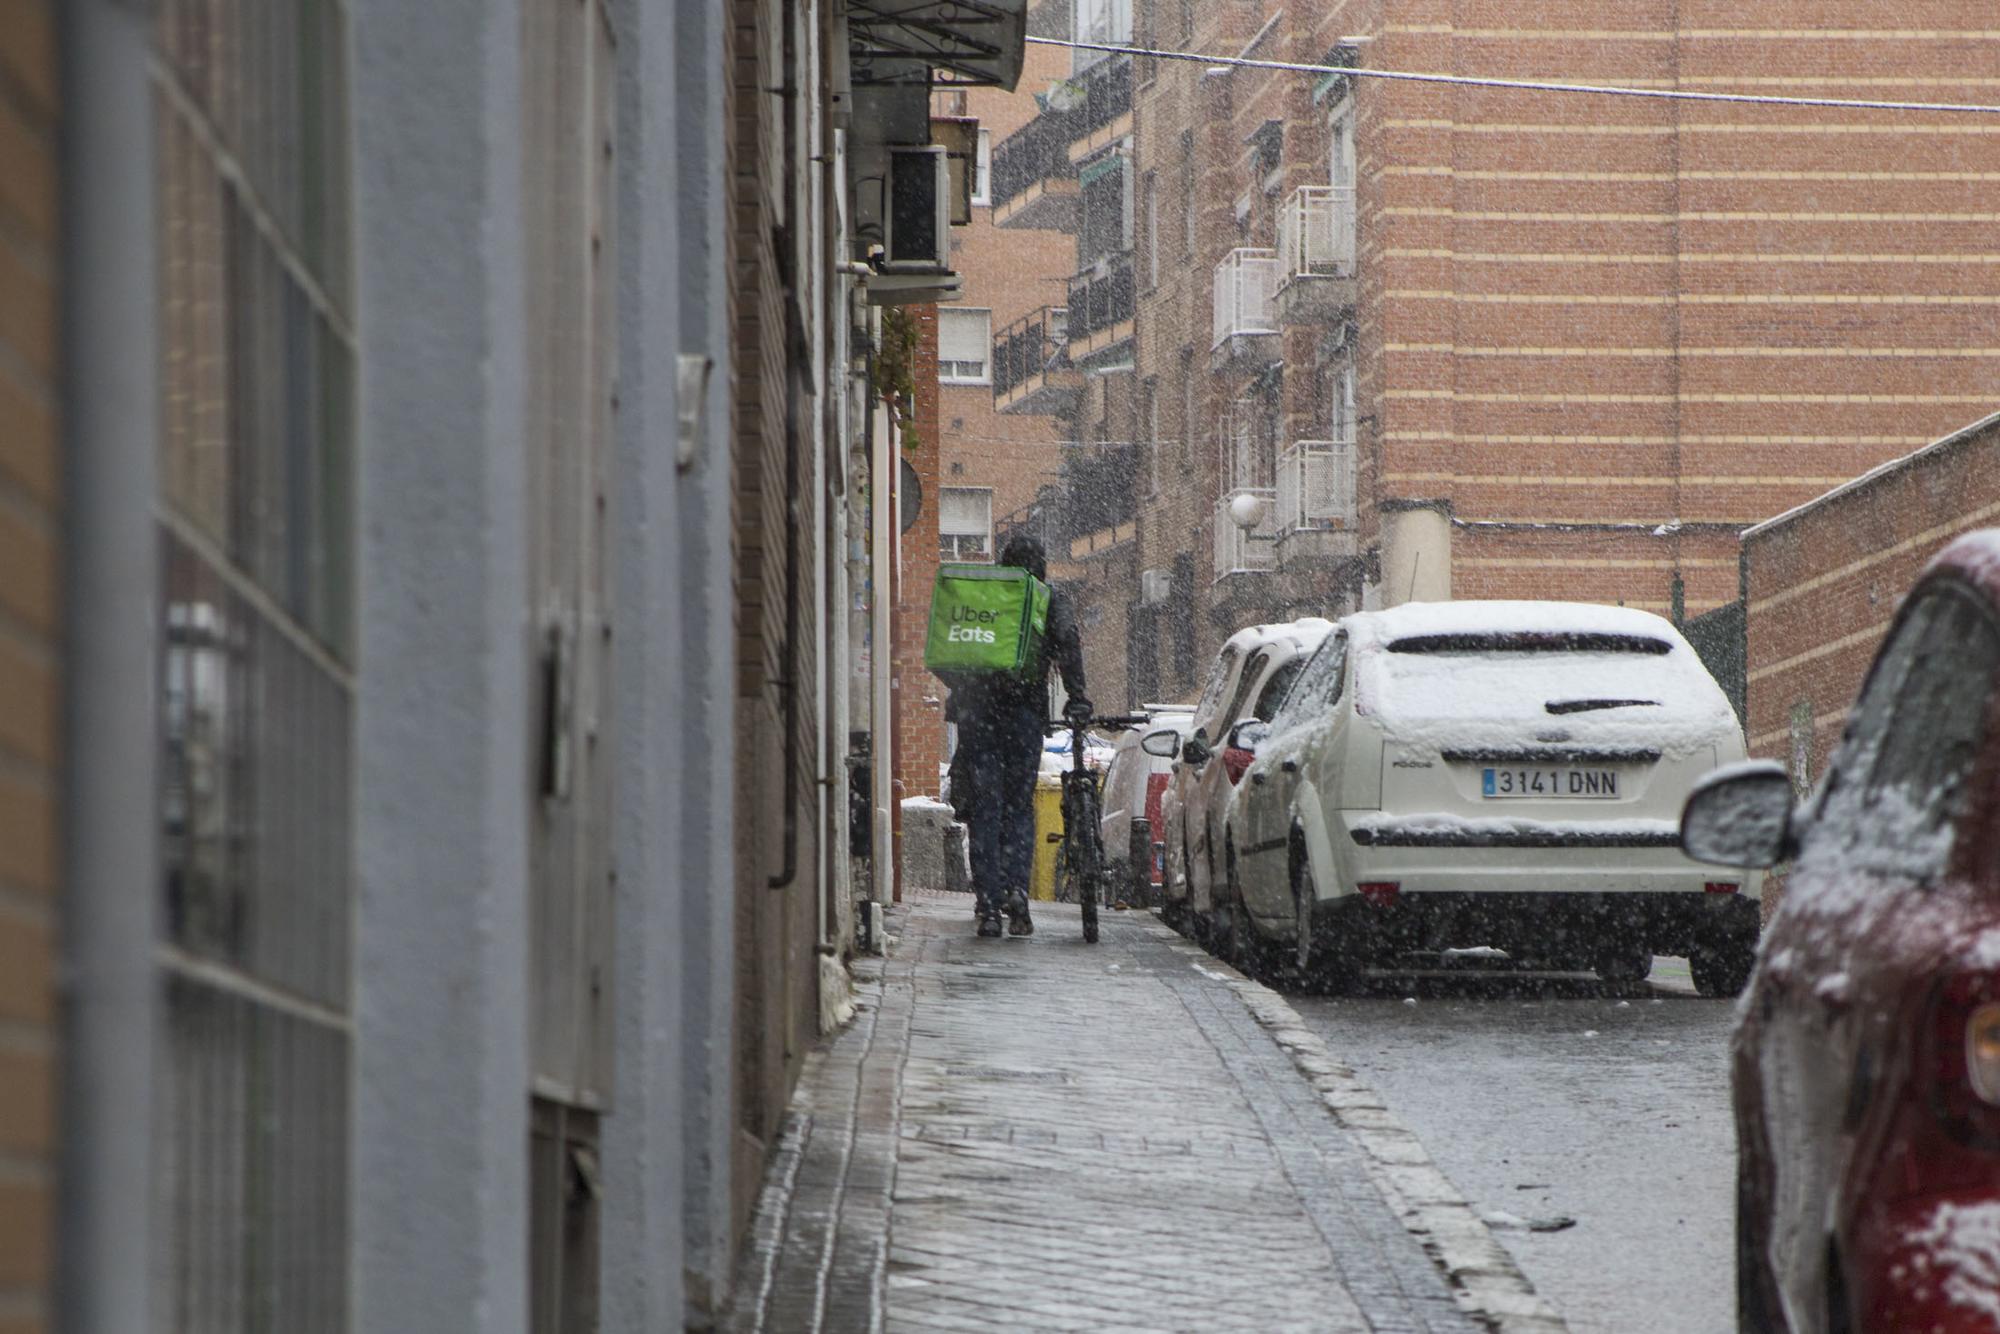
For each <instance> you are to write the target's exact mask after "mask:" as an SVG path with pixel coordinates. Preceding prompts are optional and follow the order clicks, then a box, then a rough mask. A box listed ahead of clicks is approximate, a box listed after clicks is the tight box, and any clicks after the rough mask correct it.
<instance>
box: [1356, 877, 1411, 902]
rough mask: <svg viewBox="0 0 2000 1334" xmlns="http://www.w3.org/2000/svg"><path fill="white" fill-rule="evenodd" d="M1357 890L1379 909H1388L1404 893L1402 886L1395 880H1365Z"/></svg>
mask: <svg viewBox="0 0 2000 1334" xmlns="http://www.w3.org/2000/svg"><path fill="white" fill-rule="evenodd" d="M1355 889H1357V890H1359V891H1360V893H1361V897H1362V898H1364V899H1366V900H1368V902H1370V903H1372V904H1374V905H1375V906H1376V907H1378V908H1386V907H1388V906H1389V905H1390V904H1392V903H1394V902H1395V901H1396V896H1397V895H1398V894H1400V893H1402V892H1403V887H1402V885H1401V884H1399V883H1398V882H1396V881H1394V880H1364V881H1362V882H1361V883H1360V884H1358V885H1356V886H1355Z"/></svg>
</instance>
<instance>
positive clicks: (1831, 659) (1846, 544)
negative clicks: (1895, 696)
mask: <svg viewBox="0 0 2000 1334" xmlns="http://www.w3.org/2000/svg"><path fill="white" fill-rule="evenodd" d="M1996 526H2000V419H1987V420H1986V421H1984V422H1982V423H1981V424H1979V426H1978V427H1977V428H1975V429H1968V430H1967V431H1965V432H1962V433H1960V434H1958V435H1956V436H1953V437H1949V438H1947V439H1944V440H1941V441H1939V442H1938V443H1937V444H1935V445H1933V446H1931V447H1929V448H1927V449H1924V450H1920V451H1918V452H1917V453H1915V454H1913V455H1912V456H1910V457H1909V458H1908V459H1907V460H1905V461H1903V462H1901V463H1899V464H1895V465H1892V466H1889V467H1885V468H1883V469H1882V470H1881V471H1880V472H1878V473H1876V474H1875V475H1874V476H1872V477H1870V478H1868V479H1866V480H1864V481H1860V482H1857V483H1856V484H1854V485H1852V486H1849V487H1847V488H1845V489H1843V490H1841V491H1839V492H1837V493H1835V494H1833V495H1830V496H1828V497H1826V498H1825V499H1823V500H1820V501H1818V502H1817V503H1815V504H1812V505H1809V506H1807V507H1805V508H1802V509H1800V510H1799V511H1797V512H1795V513H1793V514H1789V515H1786V516H1784V517H1782V518H1781V519H1779V520H1776V521H1774V522H1771V523H1768V524H1764V525H1761V526H1759V527H1757V528H1755V529H1752V530H1751V531H1750V533H1749V534H1748V535H1747V536H1746V537H1745V539H1744V543H1743V587H1744V592H1745V595H1746V597H1747V599H1748V618H1747V638H1748V647H1749V667H1750V671H1749V694H1748V706H1749V707H1748V713H1749V718H1748V720H1747V723H1748V731H1749V734H1750V750H1751V753H1752V754H1755V755H1761V756H1766V757H1768V758H1771V759H1775V760H1779V761H1781V762H1783V763H1785V764H1786V765H1787V766H1788V767H1790V768H1791V769H1792V771H1793V775H1794V777H1795V778H1796V779H1797V780H1799V781H1800V783H1801V784H1802V785H1803V784H1806V783H1811V782H1816V781H1818V779H1819V777H1820V775H1821V774H1822V773H1823V772H1824V771H1825V768H1826V762H1827V760H1828V758H1829V757H1830V756H1831V754H1832V750H1833V747H1834V745H1835V744H1836V743H1837V742H1838V741H1839V740H1840V732H1841V727H1842V725H1843V724H1844V723H1845V722H1846V718H1847V707H1848V705H1849V704H1850V703H1851V702H1852V701H1853V699H1854V695H1855V692H1856V691H1857V690H1859V689H1860V686H1861V678H1862V676H1863V675H1864V674H1865V673H1866V672H1867V670H1868V664H1869V663H1870V662H1872V661H1873V660H1874V656H1875V650H1876V649H1877V648H1878V647H1879V646H1880V644H1881V638H1882V635H1883V633H1884V632H1885V631H1886V630H1887V629H1888V627H1889V621H1890V618H1891V617H1892V616H1893V615H1894V614H1895V611H1896V608H1897V606H1898V605H1899V604H1900V603H1901V601H1902V599H1903V595H1904V594H1905V593H1906V592H1908V591H1909V588H1910V585H1911V584H1912V583H1913V582H1915V580H1916V577H1917V575H1918V573H1919V572H1920V571H1921V570H1922V569H1923V567H1924V564H1925V562H1926V561H1928V560H1929V559H1930V558H1931V557H1932V556H1933V555H1935V554H1936V553H1937V552H1938V551H1939V550H1940V549H1941V548H1942V547H1944V546H1945V545H1946V544H1947V543H1949V542H1950V541H1951V539H1952V538H1954V537H1956V536H1957V535H1959V534H1960V533H1964V532H1969V531H1971V530H1972V529H1975V528H1991V527H1996ZM1795 720H1796V721H1795Z"/></svg>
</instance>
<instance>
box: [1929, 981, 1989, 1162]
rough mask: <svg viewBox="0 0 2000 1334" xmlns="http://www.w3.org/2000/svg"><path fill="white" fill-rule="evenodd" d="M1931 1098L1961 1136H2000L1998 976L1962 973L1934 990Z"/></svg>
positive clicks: (1982, 1138) (1940, 1115) (1954, 1133)
mask: <svg viewBox="0 0 2000 1334" xmlns="http://www.w3.org/2000/svg"><path fill="white" fill-rule="evenodd" d="M1930 1044H1931V1050H1930V1060H1929V1062H1928V1065H1929V1069H1930V1077H1931V1089H1930V1095H1931V1096H1930V1102H1931V1107H1932V1109H1933V1110H1934V1111H1935V1112H1936V1113H1937V1115H1938V1118H1939V1119H1940V1120H1941V1121H1943V1122H1944V1125H1945V1129H1946V1130H1947V1131H1949V1132H1950V1133H1951V1135H1952V1136H1953V1137H1954V1138H1956V1139H1959V1140H1979V1141H1985V1142H1988V1143H1992V1142H2000V976H1994V975H1991V974H1986V973H1961V974H1959V975H1957V976H1955V977H1950V978H1947V979H1946V980H1945V981H1944V982H1943V983H1942V984H1941V985H1940V986H1939V987H1938V989H1937V991H1936V992H1935V993H1933V998H1932V1001H1931V1023H1930Z"/></svg>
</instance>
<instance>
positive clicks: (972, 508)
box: [938, 486, 993, 560]
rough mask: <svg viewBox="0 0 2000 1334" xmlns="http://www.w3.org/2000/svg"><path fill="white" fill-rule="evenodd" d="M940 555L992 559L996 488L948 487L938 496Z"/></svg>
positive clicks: (948, 557)
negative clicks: (994, 495) (994, 494)
mask: <svg viewBox="0 0 2000 1334" xmlns="http://www.w3.org/2000/svg"><path fill="white" fill-rule="evenodd" d="M938 555H939V557H940V558H941V559H944V560H992V559H993V488H991V487H987V486H947V487H945V488H944V489H943V490H942V491H940V492H939V493H938Z"/></svg>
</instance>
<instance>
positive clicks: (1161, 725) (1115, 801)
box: [1101, 704, 1194, 903]
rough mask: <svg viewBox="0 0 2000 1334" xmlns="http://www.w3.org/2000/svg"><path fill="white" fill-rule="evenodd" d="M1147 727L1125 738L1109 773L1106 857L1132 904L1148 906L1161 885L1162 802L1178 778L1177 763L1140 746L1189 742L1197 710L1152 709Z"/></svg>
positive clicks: (1104, 819) (1104, 821)
mask: <svg viewBox="0 0 2000 1334" xmlns="http://www.w3.org/2000/svg"><path fill="white" fill-rule="evenodd" d="M1145 712H1146V716H1147V726H1146V727H1144V728H1141V729H1139V730H1136V731H1131V732H1125V733H1122V734H1121V735H1120V736H1119V738H1118V749H1117V752H1116V754H1114V755H1113V756H1112V760H1111V767H1110V768H1109V769H1107V770H1105V771H1104V794H1103V798H1102V806H1103V811H1104V814H1103V817H1102V825H1101V828H1102V831H1103V837H1104V856H1105V861H1106V862H1107V863H1108V865H1109V870H1110V873H1111V877H1112V881H1113V883H1114V884H1116V885H1118V886H1120V887H1121V892H1122V894H1123V897H1124V898H1125V900H1126V901H1127V902H1129V903H1147V902H1150V901H1151V900H1152V899H1153V898H1154V897H1155V896H1156V894H1157V887H1158V885H1159V883H1160V876H1161V869H1162V858H1161V856H1160V853H1161V850H1162V849H1163V848H1164V847H1165V846H1166V845H1165V843H1164V842H1163V841H1162V839H1161V833H1162V828H1163V827H1162V826H1161V824H1160V799H1161V797H1162V796H1163V795H1164V794H1165V791H1166V786H1167V780H1168V778H1169V777H1170V776H1171V775H1172V773H1173V767H1174V766H1173V761H1172V760H1171V759H1169V758H1167V757H1165V756H1160V755H1151V754H1148V753H1147V752H1146V751H1144V750H1142V749H1140V746H1139V743H1140V741H1141V740H1142V739H1143V738H1144V737H1145V736H1147V735H1150V734H1151V733H1153V732H1155V731H1160V730H1172V731H1173V732H1174V733H1175V734H1176V735H1179V736H1183V737H1184V736H1186V735H1187V734H1188V733H1189V732H1191V731H1193V730H1194V707H1193V706H1192V705H1184V704H1148V705H1147V706H1146V709H1145Z"/></svg>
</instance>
